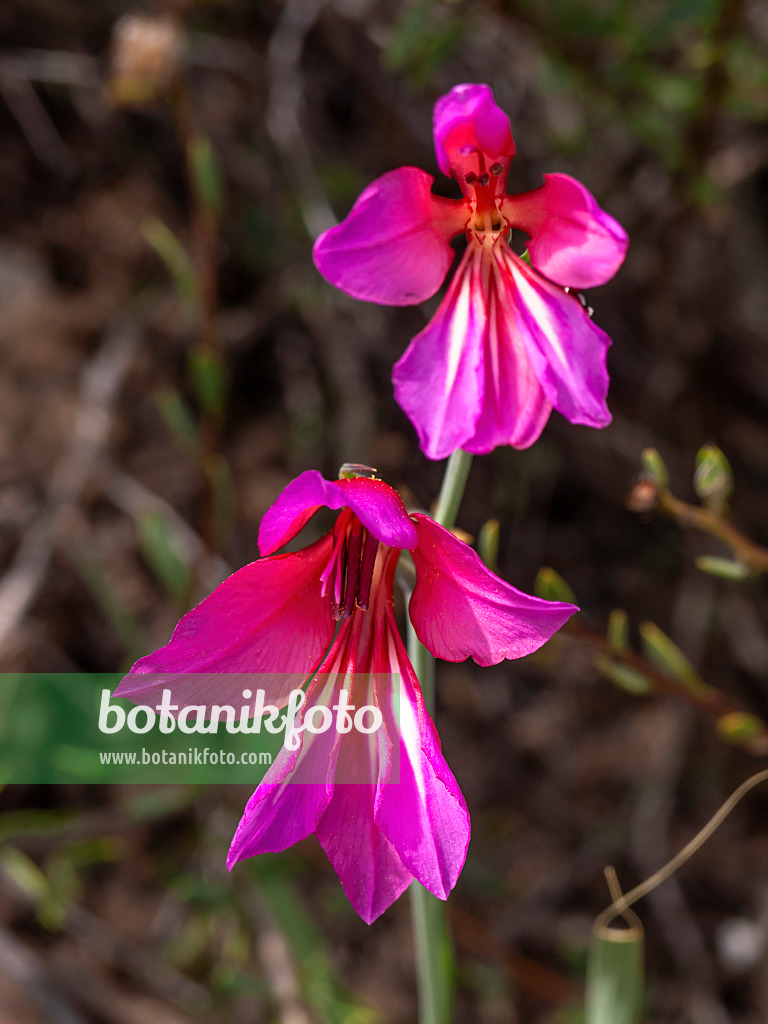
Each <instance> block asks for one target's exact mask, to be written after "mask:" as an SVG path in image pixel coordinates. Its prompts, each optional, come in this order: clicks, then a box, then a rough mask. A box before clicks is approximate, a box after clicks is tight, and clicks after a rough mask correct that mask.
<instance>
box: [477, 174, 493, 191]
mask: <svg viewBox="0 0 768 1024" xmlns="http://www.w3.org/2000/svg"><path fill="white" fill-rule="evenodd" d="M477 180H478V182H479V183H480V184H481V185H482V186H483V188H485V186H486V185H487V184H488V182H489V181H490V180H491V176H490V174H481V175H480V177H479V178H478V179H477Z"/></svg>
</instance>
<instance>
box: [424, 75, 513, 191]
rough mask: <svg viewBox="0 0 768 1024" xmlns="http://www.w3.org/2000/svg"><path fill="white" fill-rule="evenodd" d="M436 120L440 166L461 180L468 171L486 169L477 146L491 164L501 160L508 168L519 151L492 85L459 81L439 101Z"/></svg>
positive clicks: (435, 132) (446, 172) (460, 181)
mask: <svg viewBox="0 0 768 1024" xmlns="http://www.w3.org/2000/svg"><path fill="white" fill-rule="evenodd" d="M432 121H433V127H434V134H435V153H436V155H437V166H438V167H439V168H440V170H441V171H442V172H443V174H453V175H454V176H455V177H456V179H457V181H458V182H459V183H460V184H462V183H463V182H464V178H465V177H466V174H467V172H468V171H472V172H474V173H475V174H477V173H482V171H483V170H485V169H486V168H480V167H479V166H478V159H477V155H476V151H477V150H479V151H480V153H481V154H482V155H483V157H484V158H485V161H486V164H487V165H488V167H490V165H491V164H493V163H496V162H500V163H502V164H503V165H504V166H505V168H506V167H508V166H509V162H510V161H511V159H512V157H513V156H514V155H515V143H514V140H513V139H512V131H511V129H510V127H509V118H508V117H507V115H506V114H505V113H504V111H503V110H501V109H500V108H499V107H497V106H496V102H495V100H494V98H493V92H492V91H491V88H490V86H488V85H473V84H464V85H455V86H454V87H453V89H451V91H450V92H449V93H446V95H445V96H441V97H440V99H439V100H438V101H437V103H435V111H434V115H433V119H432ZM504 177H506V174H505V173H504Z"/></svg>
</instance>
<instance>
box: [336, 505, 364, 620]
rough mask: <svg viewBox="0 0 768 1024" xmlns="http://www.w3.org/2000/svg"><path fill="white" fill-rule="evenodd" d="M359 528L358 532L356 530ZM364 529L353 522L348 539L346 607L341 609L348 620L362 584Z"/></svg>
mask: <svg viewBox="0 0 768 1024" xmlns="http://www.w3.org/2000/svg"><path fill="white" fill-rule="evenodd" d="M356 528H357V532H353V531H355V529H356ZM363 532H364V531H363V528H362V526H361V525H360V520H359V519H358V520H356V521H353V524H352V528H351V531H350V534H349V537H348V539H347V573H346V580H345V583H344V607H343V608H342V609H341V618H342V619H348V618H349V616H350V615H351V614H352V609H353V608H354V607H355V597H356V596H357V588H358V585H359V582H360V553H361V551H362V548H363Z"/></svg>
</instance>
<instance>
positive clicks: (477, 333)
mask: <svg viewBox="0 0 768 1024" xmlns="http://www.w3.org/2000/svg"><path fill="white" fill-rule="evenodd" d="M480 260H481V257H480V253H479V252H478V250H477V249H476V248H473V247H470V248H469V249H467V251H466V253H465V255H464V258H463V260H462V262H461V265H460V266H459V268H458V270H457V271H456V274H455V275H454V277H453V279H452V281H451V283H450V285H449V287H448V290H447V292H446V293H445V296H444V298H443V301H442V302H441V303H440V307H439V309H438V310H437V313H435V315H434V317H433V318H432V320H431V321H430V323H429V324H428V325H427V326H426V327H425V328H424V330H423V331H421V333H420V334H417V335H416V337H415V338H414V339H413V341H412V342H411V344H410V345H409V346H408V348H407V350H406V352H405V354H404V355H403V356H402V357H401V358H400V359H399V360H398V362H397V363H395V366H394V369H393V371H392V383H393V384H394V388H395V398H396V399H397V402H398V403H399V405H400V407H401V408H402V409H403V411H404V412H405V413H406V415H407V416H408V418H409V419H410V421H411V423H413V425H414V427H415V428H416V432H417V433H418V435H419V443H420V445H421V449H422V451H423V452H424V454H425V455H426V456H427V457H428V458H430V459H444V458H446V457H447V456H448V455H450V454H451V453H452V452H454V451H455V450H456V449H457V448H461V447H462V445H463V444H464V442H465V441H466V440H467V439H468V438H471V437H472V436H473V435H474V432H475V425H476V423H477V419H478V417H479V415H480V413H481V409H482V402H483V386H484V382H483V339H484V336H485V330H486V324H487V314H486V309H485V302H484V299H483V290H482V283H481V266H480Z"/></svg>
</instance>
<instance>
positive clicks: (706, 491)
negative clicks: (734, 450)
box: [693, 444, 733, 515]
mask: <svg viewBox="0 0 768 1024" xmlns="http://www.w3.org/2000/svg"><path fill="white" fill-rule="evenodd" d="M693 486H694V488H695V490H696V493H697V494H698V496H699V498H700V499H701V501H702V502H703V503H704V504H705V505H706V506H707V507H708V508H711V509H712V510H713V511H714V512H717V513H718V515H722V514H723V512H724V511H725V510H726V508H727V507H728V502H729V500H730V497H731V494H732V493H733V470H732V469H731V466H730V463H729V462H728V459H726V457H725V455H723V453H722V452H721V451H720V449H719V448H718V447H716V446H715V445H713V444H706V445H704V447H703V448H701V449H700V450H699V453H698V454H697V456H696V472H695V473H694V476H693Z"/></svg>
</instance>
